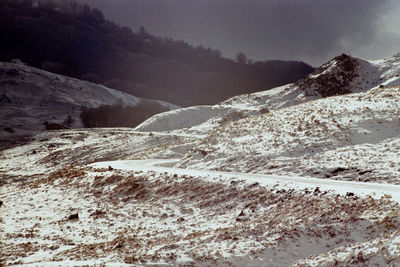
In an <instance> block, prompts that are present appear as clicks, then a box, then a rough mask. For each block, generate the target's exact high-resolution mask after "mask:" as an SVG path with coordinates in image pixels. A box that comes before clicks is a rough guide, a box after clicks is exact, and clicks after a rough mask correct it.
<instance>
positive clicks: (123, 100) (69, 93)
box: [0, 62, 178, 136]
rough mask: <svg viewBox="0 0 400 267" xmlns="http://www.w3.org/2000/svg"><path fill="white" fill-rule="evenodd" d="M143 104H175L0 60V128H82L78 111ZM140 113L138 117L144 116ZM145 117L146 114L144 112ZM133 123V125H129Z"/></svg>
mask: <svg viewBox="0 0 400 267" xmlns="http://www.w3.org/2000/svg"><path fill="white" fill-rule="evenodd" d="M143 103H146V105H148V106H149V107H151V106H153V107H162V108H163V109H165V110H171V109H176V108H178V106H176V105H173V104H169V103H167V102H163V101H155V100H146V101H144V100H142V99H140V98H138V97H135V96H132V95H129V94H126V93H123V92H120V91H116V90H114V89H110V88H107V87H105V86H103V85H99V84H94V83H90V82H85V81H81V80H78V79H74V78H69V77H66V76H62V75H57V74H53V73H50V72H47V71H43V70H39V69H36V68H33V67H29V66H25V65H22V64H14V63H1V62H0V105H1V106H0V108H1V113H0V129H1V134H2V136H5V135H13V133H12V131H17V133H18V132H20V133H29V132H31V131H32V130H41V129H44V128H45V126H44V125H43V123H44V122H49V123H58V124H64V125H66V126H67V124H68V126H69V127H73V128H76V127H83V126H84V125H83V124H82V121H81V119H80V115H81V113H82V111H84V110H85V109H90V108H98V107H100V106H104V105H110V106H113V105H114V106H115V105H120V106H121V107H123V106H126V107H135V106H137V105H138V104H143ZM141 115H142V117H141V118H142V120H144V119H145V118H146V115H145V114H141ZM147 116H149V115H147ZM132 126H135V125H132Z"/></svg>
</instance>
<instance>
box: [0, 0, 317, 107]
mask: <svg viewBox="0 0 400 267" xmlns="http://www.w3.org/2000/svg"><path fill="white" fill-rule="evenodd" d="M0 35H1V36H7V38H2V42H0V61H10V60H12V59H14V58H18V59H20V60H22V61H23V62H25V63H27V64H29V65H31V66H34V67H38V68H41V69H44V70H47V71H50V72H54V73H58V74H63V75H67V76H72V77H75V78H79V79H84V80H88V81H92V82H96V83H101V84H104V85H106V86H108V87H111V88H114V89H117V90H120V91H124V92H127V93H129V94H133V95H135V96H138V97H143V98H153V99H162V100H166V101H169V102H172V103H175V104H177V105H181V106H190V105H198V104H215V103H217V102H220V101H222V100H225V99H227V98H229V97H232V96H234V95H238V94H243V93H252V92H256V91H261V90H267V89H270V88H273V87H276V86H280V85H283V84H287V83H292V82H295V81H297V80H299V79H300V78H303V77H304V76H305V75H307V74H309V73H311V72H312V71H313V68H312V67H311V66H309V65H307V64H305V63H303V62H296V61H278V60H270V61H264V62H255V63H251V62H249V61H248V60H246V57H245V56H244V55H242V56H241V57H239V58H238V60H237V62H235V61H233V60H230V59H227V58H223V57H222V56H221V53H220V51H218V50H214V49H210V48H205V47H202V46H197V47H193V46H191V45H189V44H187V43H185V42H183V41H174V40H172V39H168V38H164V39H162V38H159V37H156V36H153V35H151V34H149V33H148V32H147V31H146V30H145V29H144V28H143V27H141V28H140V30H139V31H138V32H132V30H131V29H129V28H127V27H120V26H118V25H116V24H115V23H113V22H110V21H107V20H106V19H105V18H104V16H103V14H102V12H101V11H100V10H98V9H91V8H90V7H89V6H88V5H79V4H77V3H76V2H74V1H61V0H60V1H56V2H55V1H50V0H46V1H44V0H43V1H34V0H24V1H15V0H12V1H11V0H3V1H1V2H0ZM243 56H244V57H243Z"/></svg>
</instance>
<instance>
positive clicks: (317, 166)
mask: <svg viewBox="0 0 400 267" xmlns="http://www.w3.org/2000/svg"><path fill="white" fill-rule="evenodd" d="M399 63H400V56H399V55H396V56H394V57H392V58H388V59H385V60H378V61H365V60H361V59H356V58H352V57H350V56H347V55H341V56H338V57H336V58H334V59H332V60H331V61H329V62H327V63H326V64H324V65H323V66H321V67H320V68H319V69H317V70H316V71H315V72H314V73H312V74H310V75H309V76H307V77H306V78H305V79H303V80H300V81H298V82H296V83H294V84H290V85H287V86H282V87H278V88H275V89H272V90H269V91H265V92H258V93H254V94H250V95H241V96H237V97H233V98H231V99H229V100H227V101H225V102H222V103H220V104H219V105H216V106H210V107H208V109H209V110H214V113H209V112H207V113H204V112H202V113H201V110H204V107H202V108H200V107H199V108H196V107H192V108H190V109H180V110H177V111H173V112H167V113H164V114H159V115H156V116H155V117H153V118H150V119H149V120H147V121H145V122H144V123H142V124H141V125H139V126H138V127H137V128H136V129H137V130H141V131H157V130H161V131H162V130H163V127H164V126H163V125H164V124H162V122H163V121H164V120H166V121H168V122H170V124H169V125H168V128H165V129H168V130H170V131H171V130H172V132H175V133H182V134H183V133H192V134H195V133H196V134H201V135H202V136H206V138H205V139H203V140H202V141H201V144H200V145H199V146H197V147H194V148H193V149H192V150H191V151H189V152H188V154H186V156H185V157H184V158H183V159H182V161H181V162H180V163H179V164H178V165H177V166H179V167H188V168H200V169H202V168H205V169H214V170H229V171H241V172H254V173H266V174H284V175H294V174H296V175H299V174H301V175H304V176H315V177H326V178H328V177H331V178H335V179H347V180H362V181H385V182H391V183H399V182H400V181H399V180H398V177H399V175H400V170H399V169H400V166H399V164H398V162H400V160H399V159H400V158H399V157H400V156H399V154H398V152H397V151H398V150H399V147H400V139H399V138H400V136H399V132H400V121H399V114H400V107H399V94H400V93H399V87H398V86H399V85H400V78H399V75H400V64H399ZM350 93H352V94H350ZM198 113H201V114H203V115H201V116H200V115H199V114H198ZM190 114H192V116H193V117H200V118H201V117H203V120H198V121H197V120H192V119H190V118H191V115H190ZM184 118H187V119H186V121H182V120H184ZM174 122H175V123H176V124H175V125H171V123H174ZM190 123H191V124H190ZM185 127H186V128H185Z"/></svg>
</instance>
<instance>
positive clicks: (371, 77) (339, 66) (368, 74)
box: [136, 54, 400, 132]
mask: <svg viewBox="0 0 400 267" xmlns="http://www.w3.org/2000/svg"><path fill="white" fill-rule="evenodd" d="M380 85H382V86H386V87H390V86H396V85H400V54H397V55H395V56H393V57H391V58H387V59H382V60H374V61H367V60H362V59H357V58H353V57H350V56H348V55H345V54H343V55H341V56H338V57H335V58H333V59H332V60H330V61H328V62H327V63H325V64H324V65H322V66H321V67H320V68H318V69H317V70H316V71H315V72H313V73H311V74H310V75H308V76H307V77H306V78H304V79H302V80H300V81H298V82H296V83H294V84H288V85H284V86H281V87H277V88H274V89H271V90H267V91H261V92H257V93H253V94H247V95H239V96H235V97H232V98H230V99H228V100H226V101H224V102H222V103H220V104H217V105H215V106H208V107H207V110H206V111H205V112H203V111H204V110H205V109H204V107H190V108H186V109H180V110H177V111H174V112H170V113H168V112H166V113H164V114H160V115H157V116H155V117H153V118H150V119H149V120H147V121H145V122H143V123H142V124H141V125H139V126H138V127H137V128H136V129H137V130H139V131H172V130H178V129H179V130H180V131H182V130H181V129H182V128H184V127H190V129H186V130H189V131H191V130H192V131H193V130H195V129H196V130H197V131H201V132H204V131H205V132H210V127H211V128H214V127H217V126H218V125H219V124H220V123H217V122H216V120H221V117H223V116H225V115H227V114H229V113H230V114H231V115H228V116H227V117H226V118H225V119H223V120H221V121H222V122H226V120H232V119H238V118H241V117H247V116H251V115H255V114H257V113H262V114H263V113H266V112H267V111H268V110H273V109H279V108H284V107H289V106H294V105H297V104H300V103H304V102H308V101H312V100H316V99H320V98H324V97H328V96H334V95H342V94H347V93H356V92H366V91H368V90H369V89H371V88H374V87H377V86H380ZM209 110H213V112H214V113H212V114H210V111H209ZM218 110H220V112H217V111H218ZM238 112H239V113H240V114H238ZM232 113H235V114H232ZM214 114H215V115H214ZM198 118H202V119H198ZM164 121H168V127H166V128H163V127H160V123H162V124H161V125H163V126H164V125H165V123H164ZM204 128H205V130H203V129H204Z"/></svg>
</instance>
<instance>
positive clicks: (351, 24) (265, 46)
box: [82, 0, 400, 65]
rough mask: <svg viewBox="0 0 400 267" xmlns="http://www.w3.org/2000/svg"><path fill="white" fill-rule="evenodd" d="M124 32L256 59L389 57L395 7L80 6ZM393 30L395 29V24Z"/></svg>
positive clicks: (377, 0)
mask: <svg viewBox="0 0 400 267" xmlns="http://www.w3.org/2000/svg"><path fill="white" fill-rule="evenodd" d="M82 1H85V2H88V3H89V4H90V5H91V6H94V7H99V8H100V9H102V10H103V12H104V14H105V15H106V17H108V18H110V19H111V20H114V21H116V22H118V23H119V24H121V25H126V26H130V27H132V28H133V29H138V28H139V26H140V25H143V26H144V27H145V28H146V29H148V30H149V31H150V32H151V33H153V34H155V35H158V36H162V37H164V36H168V37H172V38H174V39H179V40H185V41H187V42H189V43H191V44H193V45H198V44H202V45H205V46H210V47H212V48H218V49H220V50H221V51H222V53H223V55H224V56H227V57H234V56H235V55H236V54H237V53H238V52H241V51H242V52H244V53H245V54H246V55H247V56H248V57H249V58H252V59H254V60H265V59H297V60H304V61H306V62H309V63H311V64H313V65H319V64H321V63H323V62H324V61H326V60H327V59H329V58H331V57H333V56H335V55H337V54H340V53H342V52H345V53H350V54H353V55H355V56H360V57H364V58H379V57H385V56H388V55H390V54H394V53H396V52H399V51H396V49H398V46H397V44H398V43H399V42H398V41H400V33H399V31H400V30H398V29H400V21H399V20H398V19H397V21H396V19H395V18H396V17H398V16H399V14H398V12H396V11H395V10H399V9H400V5H399V2H400V1H397V0H82ZM393 24H394V25H393ZM389 28H390V29H389Z"/></svg>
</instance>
